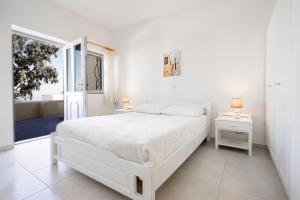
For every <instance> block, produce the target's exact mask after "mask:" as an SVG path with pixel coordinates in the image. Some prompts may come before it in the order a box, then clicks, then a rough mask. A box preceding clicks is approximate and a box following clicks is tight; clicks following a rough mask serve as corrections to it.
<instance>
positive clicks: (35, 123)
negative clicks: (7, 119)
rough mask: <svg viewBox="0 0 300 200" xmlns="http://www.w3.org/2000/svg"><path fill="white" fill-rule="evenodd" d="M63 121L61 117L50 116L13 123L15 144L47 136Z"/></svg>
mask: <svg viewBox="0 0 300 200" xmlns="http://www.w3.org/2000/svg"><path fill="white" fill-rule="evenodd" d="M63 120H64V119H63V117H59V116H50V117H43V118H35V119H27V120H21V121H15V142H18V141H21V140H27V139H32V138H36V137H41V136H45V135H49V134H50V133H51V132H53V131H55V128H56V125H57V124H58V123H60V122H62V121H63Z"/></svg>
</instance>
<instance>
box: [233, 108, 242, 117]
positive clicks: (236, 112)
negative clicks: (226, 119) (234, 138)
mask: <svg viewBox="0 0 300 200" xmlns="http://www.w3.org/2000/svg"><path fill="white" fill-rule="evenodd" d="M241 113H242V110H241V109H233V118H234V119H240V118H241Z"/></svg>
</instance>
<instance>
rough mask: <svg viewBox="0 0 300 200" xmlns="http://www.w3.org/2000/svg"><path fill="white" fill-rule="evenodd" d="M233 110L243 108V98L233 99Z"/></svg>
mask: <svg viewBox="0 0 300 200" xmlns="http://www.w3.org/2000/svg"><path fill="white" fill-rule="evenodd" d="M230 107H231V108H243V107H244V106H243V101H242V99H241V98H233V99H232V101H231V105H230Z"/></svg>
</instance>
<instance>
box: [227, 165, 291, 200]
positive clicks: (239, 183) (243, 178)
mask: <svg viewBox="0 0 300 200" xmlns="http://www.w3.org/2000/svg"><path fill="white" fill-rule="evenodd" d="M222 187H223V188H224V189H229V190H233V191H239V192H243V193H246V194H252V195H255V196H257V197H261V198H265V199H272V200H285V199H287V196H286V193H285V190H284V188H283V186H282V184H281V182H278V180H277V179H272V177H269V176H264V175H263V174H258V173H251V172H249V171H245V170H243V169H236V168H232V167H228V166H226V167H225V171H224V175H223V180H222Z"/></svg>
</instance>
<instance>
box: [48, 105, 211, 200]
mask: <svg viewBox="0 0 300 200" xmlns="http://www.w3.org/2000/svg"><path fill="white" fill-rule="evenodd" d="M203 108H205V109H206V115H207V117H208V121H207V125H206V126H205V127H204V128H203V130H201V131H202V133H201V134H199V135H198V136H197V137H196V138H194V139H193V140H191V141H190V142H189V143H188V144H187V145H185V146H183V147H182V148H180V149H178V150H177V151H176V152H174V153H173V154H172V155H170V156H169V157H168V158H167V159H166V160H164V161H163V162H161V163H160V164H159V165H157V166H155V165H154V164H153V163H151V162H146V163H144V164H138V163H134V162H131V161H127V160H125V159H122V158H120V157H118V156H116V155H115V154H114V153H112V152H110V151H107V150H104V149H101V148H99V147H95V146H93V145H90V144H87V143H84V142H81V141H79V140H75V139H69V138H68V139H65V138H62V137H60V136H58V135H56V134H55V133H52V134H51V136H50V143H51V144H50V146H51V162H52V164H56V163H57V162H58V161H62V162H64V163H66V164H68V165H69V166H71V167H72V168H74V169H76V170H78V171H80V172H82V173H83V174H85V175H87V176H89V177H91V178H93V179H95V180H97V181H99V182H100V183H102V184H104V185H106V186H108V187H110V188H112V189H114V190H116V191H118V192H120V193H122V194H124V195H125V196H127V197H129V198H131V199H134V200H155V191H156V190H157V189H158V188H159V187H160V186H161V185H162V184H163V183H164V182H165V181H166V180H167V179H168V178H169V177H170V176H171V175H172V174H173V173H174V172H175V171H176V170H177V169H178V167H179V166H180V165H181V164H182V163H183V162H184V161H185V160H186V159H187V158H188V157H189V156H190V155H191V154H192V153H193V152H194V150H195V149H196V148H197V147H198V146H199V145H200V144H201V143H202V142H203V141H204V140H205V138H206V139H207V140H209V139H210V137H209V135H210V125H211V107H210V104H209V103H207V104H205V105H203ZM138 182H139V183H142V192H140V188H139V187H138Z"/></svg>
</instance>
